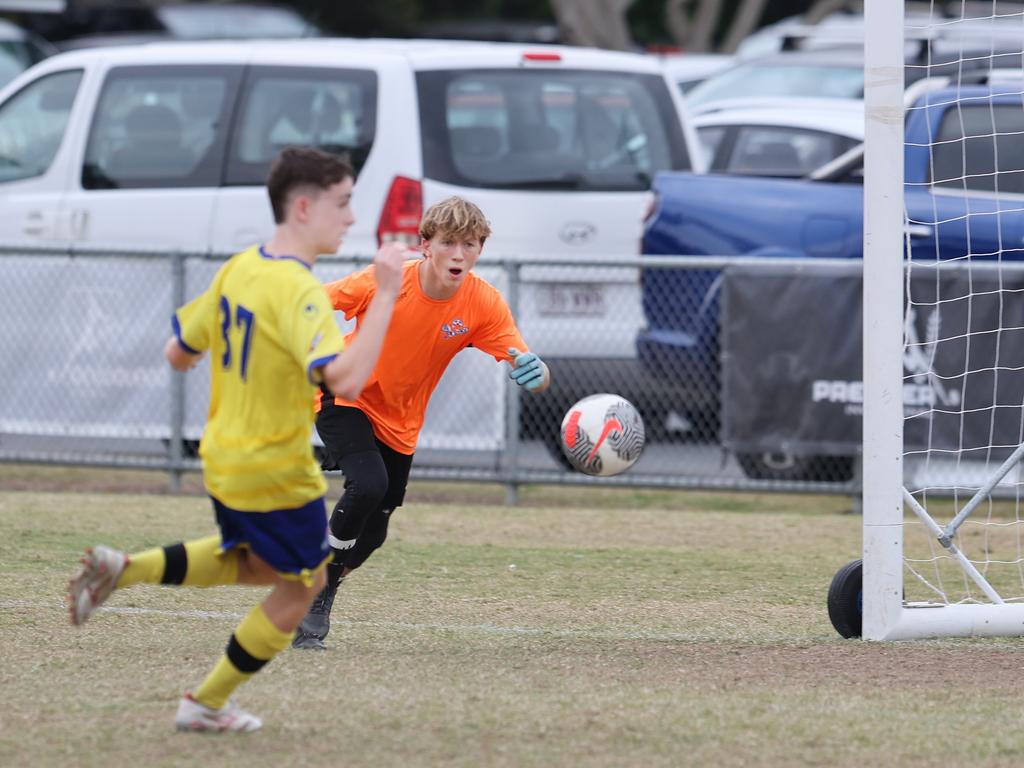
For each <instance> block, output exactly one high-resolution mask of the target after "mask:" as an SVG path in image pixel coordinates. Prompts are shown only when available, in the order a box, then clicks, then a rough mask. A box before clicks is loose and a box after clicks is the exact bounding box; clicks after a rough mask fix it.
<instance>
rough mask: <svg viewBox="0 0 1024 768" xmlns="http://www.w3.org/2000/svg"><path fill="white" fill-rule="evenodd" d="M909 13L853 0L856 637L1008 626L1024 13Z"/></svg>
mask: <svg viewBox="0 0 1024 768" xmlns="http://www.w3.org/2000/svg"><path fill="white" fill-rule="evenodd" d="M912 5H913V8H912V9H909V10H906V11H905V10H904V3H903V2H902V1H901V0H866V2H865V66H864V74H865V89H864V101H865V159H864V326H863V330H864V417H863V428H864V437H863V514H864V520H863V535H864V544H863V573H862V577H863V588H862V593H861V598H862V610H861V614H860V615H861V617H862V621H863V626H862V635H863V637H864V638H866V639H870V640H899V639H911V638H928V637H946V636H979V635H1021V634H1024V509H1022V506H1021V496H1022V491H1024V482H1022V477H1021V472H1020V466H1021V459H1022V456H1024V447H1022V443H1024V271H1022V266H1024V183H1022V182H1021V181H1020V180H1021V179H1024V162H1022V160H1024V101H1022V93H1024V71H1022V69H1021V65H1020V63H1019V62H1020V61H1021V59H1022V55H1021V54H1022V52H1024V5H1022V4H1020V3H1009V2H1003V0H999V2H997V1H996V0H987V1H986V2H980V3H979V2H967V0H957V2H945V3H943V2H938V1H936V2H932V3H931V4H930V5H929V4H922V3H914V4H912ZM922 6H924V7H923V8H922ZM1014 30H1016V34H1015V33H1014ZM940 43H941V44H940ZM915 46H919V48H917V50H920V51H923V54H921V55H917V54H915V53H914V51H915ZM986 47H987V48H988V50H987V51H986ZM940 49H941V51H942V56H939V55H938V52H939V51H940ZM908 52H909V53H908ZM1013 56H1016V57H1017V58H1016V61H1017V62H1018V63H1017V64H1016V69H1014V68H1012V67H1006V71H1005V72H1001V74H999V75H998V76H996V75H993V72H994V71H995V70H993V69H992V67H993V66H995V65H996V64H997V63H998V64H1000V65H1002V64H1005V62H1006V61H1011V60H1012V59H1011V57H1013ZM1000 57H1004V59H1003V60H1000ZM905 58H906V60H905ZM912 68H917V69H912ZM940 73H941V77H940V76H939V75H940ZM908 75H912V76H908ZM922 75H923V77H922ZM905 81H906V82H907V83H910V82H911V81H914V82H916V85H915V86H912V87H911V88H910V89H909V90H905ZM922 131H923V132H922ZM956 153H958V154H956ZM1015 163H1020V164H1019V165H1014V164H1015ZM910 254H913V257H912V258H901V256H903V255H910ZM857 576H858V579H859V578H860V576H861V574H860V573H858V574H857ZM830 609H831V606H830Z"/></svg>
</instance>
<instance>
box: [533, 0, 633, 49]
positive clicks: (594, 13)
mask: <svg viewBox="0 0 1024 768" xmlns="http://www.w3.org/2000/svg"><path fill="white" fill-rule="evenodd" d="M633 2H634V0H551V5H552V7H553V8H554V11H555V18H556V19H557V20H558V26H559V27H560V28H561V30H562V37H563V38H564V39H565V40H566V42H569V43H574V44H576V45H589V46H594V47H596V48H611V49H613V50H618V51H628V50H630V49H632V47H633V40H632V37H631V36H630V34H629V28H628V26H627V24H626V11H627V10H629V6H631V5H632V4H633Z"/></svg>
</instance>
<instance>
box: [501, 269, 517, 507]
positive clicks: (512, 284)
mask: <svg viewBox="0 0 1024 768" xmlns="http://www.w3.org/2000/svg"><path fill="white" fill-rule="evenodd" d="M504 267H505V275H506V276H507V277H508V295H507V296H506V299H507V300H508V306H509V309H511V310H512V317H513V318H514V319H515V320H516V322H517V323H518V322H519V263H518V262H517V261H514V260H512V259H506V260H505V262H504ZM519 410H520V409H519V387H517V386H515V385H514V384H513V383H512V380H511V379H509V378H506V379H505V455H504V456H503V457H502V464H503V465H504V467H503V469H504V470H505V477H506V480H505V505H506V506H509V507H514V506H517V505H518V504H519V483H518V481H517V478H518V475H519Z"/></svg>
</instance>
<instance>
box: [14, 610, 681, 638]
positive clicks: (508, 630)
mask: <svg viewBox="0 0 1024 768" xmlns="http://www.w3.org/2000/svg"><path fill="white" fill-rule="evenodd" d="M57 609H59V610H60V611H61V612H66V611H67V607H66V605H65V604H64V603H63V602H60V603H39V602H33V601H31V600H0V610H4V611H8V610H31V611H51V610H57ZM99 612H101V613H119V614H127V615H136V616H160V617H163V618H169V619H225V620H230V621H240V620H241V619H242V618H244V617H245V614H244V613H235V612H232V611H196V610H189V611H169V610H164V609H160V608H129V607H123V608H122V607H118V606H109V605H108V606H104V607H102V608H100V609H99ZM331 623H332V624H333V625H335V626H346V627H373V628H374V629H391V630H395V631H409V630H416V631H428V632H467V633H477V634H485V635H535V636H539V637H568V638H583V639H591V640H654V641H693V640H696V639H697V638H696V637H695V636H693V635H685V634H682V633H679V632H615V631H611V630H597V631H591V630H584V629H545V628H543V627H503V626H498V625H495V624H428V623H421V622H411V621H351V620H346V619H333V618H332V619H331Z"/></svg>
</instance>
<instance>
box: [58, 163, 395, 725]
mask: <svg viewBox="0 0 1024 768" xmlns="http://www.w3.org/2000/svg"><path fill="white" fill-rule="evenodd" d="M352 184H353V172H352V167H351V166H350V165H349V164H348V163H347V162H345V161H343V160H341V159H339V158H337V157H335V156H333V155H329V154H326V153H324V152H321V151H319V150H315V149H309V148H298V147H292V148H288V149H285V150H283V151H282V153H281V154H280V155H279V156H278V157H277V159H276V160H275V162H274V164H273V166H272V168H271V171H270V177H269V179H268V182H267V187H268V192H269V195H270V200H271V205H272V208H273V211H274V219H275V221H276V222H277V227H276V229H275V231H274V234H273V236H272V237H271V239H270V240H269V241H268V242H267V243H266V244H265V245H263V246H259V247H256V246H254V247H252V248H249V249H248V250H246V251H243V252H242V253H239V254H237V255H235V256H233V257H232V258H231V259H230V260H228V261H227V263H225V264H224V266H223V267H221V269H220V270H219V271H218V272H217V274H216V276H215V277H214V278H213V281H212V282H211V284H210V286H209V287H208V288H207V290H206V291H205V292H204V293H203V294H201V295H200V296H199V297H197V298H196V299H194V300H193V301H191V302H190V303H188V304H186V305H185V306H184V307H181V308H180V309H178V311H177V312H176V313H175V315H174V317H173V321H172V325H173V329H174V335H173V336H172V337H171V338H170V339H169V340H168V342H167V345H166V348H165V356H166V358H167V360H168V362H169V363H170V365H171V366H172V367H173V368H174V369H175V370H178V371H187V370H189V369H190V368H192V367H194V366H195V365H196V363H197V362H198V361H199V359H200V357H201V356H202V355H203V353H204V352H206V351H209V352H210V369H211V389H210V411H209V416H208V419H207V422H206V427H205V430H204V432H203V438H202V441H201V443H200V447H199V453H200V456H201V457H202V459H203V481H204V483H205V485H206V489H207V491H208V492H209V494H210V497H211V499H212V501H213V508H214V511H215V513H216V519H217V524H218V526H219V528H220V532H219V533H218V534H216V535H212V536H208V537H206V538H202V539H196V540H193V541H186V542H183V543H178V544H171V545H169V546H165V547H158V548H156V549H150V550H147V551H144V552H139V553H136V554H131V555H126V554H123V553H121V552H118V551H117V550H114V549H112V548H110V547H105V546H96V547H92V548H91V549H90V550H88V551H87V552H86V554H85V556H84V557H83V558H82V567H81V569H80V570H79V572H78V573H77V574H76V575H75V576H74V577H73V578H72V579H71V581H70V583H69V585H68V599H69V611H70V614H71V622H72V623H73V624H75V625H80V624H82V623H83V622H85V621H86V620H87V619H88V618H89V616H90V615H91V614H92V613H93V612H94V611H95V610H96V608H97V607H99V606H100V605H101V604H102V603H103V602H104V601H105V600H106V599H107V598H108V597H109V596H110V594H111V593H112V592H113V591H114V589H121V588H124V587H129V586H132V585H133V584H139V583H148V584H168V585H186V586H195V587H211V586H216V585H221V584H253V585H268V586H272V587H273V588H272V589H271V591H270V593H269V594H268V595H267V596H266V597H265V598H264V600H263V601H262V602H261V603H260V604H259V605H257V606H256V607H255V608H253V609H252V610H251V611H250V612H249V614H248V615H247V616H246V617H245V618H244V619H242V622H241V623H240V624H239V625H238V626H237V627H236V629H235V631H234V633H233V634H232V635H231V637H230V639H229V641H228V644H227V648H226V650H225V652H224V655H223V656H221V658H220V660H219V661H218V662H217V664H216V665H215V666H214V668H213V670H212V671H211V672H210V673H209V675H208V676H207V677H206V679H205V680H204V681H203V682H202V684H201V685H200V686H199V687H198V688H196V689H195V691H194V692H192V693H188V694H185V696H184V697H183V698H182V699H181V701H180V703H179V706H178V712H177V716H176V719H175V722H176V725H177V727H178V728H179V729H181V730H194V731H253V730H256V729H257V728H259V727H260V726H261V725H262V723H261V721H260V719H259V718H258V717H256V716H254V715H252V714H250V713H248V712H246V711H244V710H242V709H240V708H239V707H238V706H237V705H236V704H235V703H234V701H233V699H230V698H229V697H230V695H231V693H232V692H233V691H234V690H235V689H236V688H237V687H238V686H239V685H240V684H242V683H243V682H245V681H246V680H247V679H249V678H250V677H252V675H253V674H254V673H256V672H257V671H259V670H260V669H261V668H262V667H263V666H264V665H265V664H266V663H267V662H268V661H270V659H272V658H273V657H274V656H275V655H276V654H277V653H279V652H280V651H282V650H284V649H285V648H287V647H288V645H289V643H291V640H292V637H293V636H294V633H295V629H296V627H297V626H298V624H299V621H300V620H301V619H302V617H303V616H304V615H305V613H306V610H307V609H308V608H309V605H310V601H311V600H312V599H313V597H314V596H315V595H316V594H317V592H319V590H320V588H321V587H322V586H323V583H324V577H323V566H324V564H325V563H326V561H327V560H328V559H329V557H330V555H331V551H330V548H329V547H328V543H327V510H326V508H325V506H324V494H325V493H326V491H327V485H326V483H325V482H324V479H323V475H322V474H321V472H320V468H319V467H318V466H317V464H316V461H315V460H314V458H313V452H312V448H311V437H312V424H313V418H314V414H313V407H312V402H313V396H314V393H315V392H316V387H317V385H322V386H323V387H325V388H326V389H327V390H329V391H331V392H333V393H335V394H337V395H339V396H342V397H347V398H356V397H358V396H359V393H360V390H361V389H362V387H363V385H364V383H365V382H366V380H367V378H368V377H369V376H370V374H371V372H372V371H373V368H374V365H375V364H376V361H377V357H378V355H379V353H380V349H381V345H382V343H383V340H384V335H385V331H386V330H387V326H388V322H389V320H390V317H391V312H392V309H393V307H394V303H395V299H396V297H397V295H398V290H399V287H400V285H401V277H402V271H401V270H402V262H403V261H404V260H405V258H406V257H407V253H408V249H406V248H404V247H401V246H399V245H396V244H391V245H387V246H384V247H383V248H381V249H380V251H379V252H378V254H377V256H376V259H375V262H374V269H373V273H372V275H371V276H370V278H369V280H370V282H371V283H372V286H373V300H372V301H370V302H367V304H366V306H365V307H364V314H363V316H362V323H361V328H360V333H359V336H358V337H357V338H355V339H353V340H351V341H350V342H349V343H348V345H347V346H346V342H345V340H344V339H343V338H342V334H341V331H340V330H339V328H338V326H337V324H336V322H335V319H334V312H333V310H332V309H331V305H330V302H329V301H328V299H327V296H326V294H325V293H324V288H323V285H322V284H321V283H320V281H318V280H317V279H316V278H315V277H314V276H313V274H312V272H311V268H312V266H313V263H314V262H315V261H316V258H317V254H320V253H333V252H335V251H336V250H337V249H338V246H339V245H340V243H341V239H342V237H343V236H344V235H345V232H346V231H347V230H348V228H349V227H350V226H351V225H352V223H353V222H354V221H355V219H354V217H353V215H352V209H351V203H350V201H351V197H352Z"/></svg>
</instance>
